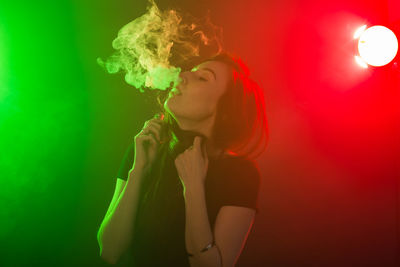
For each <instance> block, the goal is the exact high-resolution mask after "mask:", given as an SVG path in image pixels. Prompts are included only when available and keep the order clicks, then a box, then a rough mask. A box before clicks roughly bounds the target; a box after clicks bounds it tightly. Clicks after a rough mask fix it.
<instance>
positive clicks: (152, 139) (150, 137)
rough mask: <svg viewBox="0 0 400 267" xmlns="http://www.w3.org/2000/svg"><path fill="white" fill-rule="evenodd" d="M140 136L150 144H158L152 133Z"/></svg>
mask: <svg viewBox="0 0 400 267" xmlns="http://www.w3.org/2000/svg"><path fill="white" fill-rule="evenodd" d="M140 138H141V139H142V141H143V142H144V141H147V142H150V143H151V144H152V145H157V144H158V142H157V141H156V140H155V139H154V136H152V135H142V136H141V137H140Z"/></svg>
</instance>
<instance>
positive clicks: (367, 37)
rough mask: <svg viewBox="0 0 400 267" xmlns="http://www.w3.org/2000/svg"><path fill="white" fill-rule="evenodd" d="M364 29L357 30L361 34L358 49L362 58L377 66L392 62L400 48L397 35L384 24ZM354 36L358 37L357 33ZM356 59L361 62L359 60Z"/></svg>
mask: <svg viewBox="0 0 400 267" xmlns="http://www.w3.org/2000/svg"><path fill="white" fill-rule="evenodd" d="M364 29H365V28H364ZM364 29H362V28H359V30H357V31H356V33H357V34H359V36H360V39H359V40H358V51H359V53H360V57H361V58H362V60H363V61H364V62H366V63H367V64H369V65H371V66H377V67H379V66H383V65H386V64H388V63H390V62H391V61H392V60H393V59H394V58H395V56H396V54H397V50H398V42H397V38H396V35H395V34H394V33H393V32H392V31H391V30H390V29H388V28H386V27H384V26H373V27H370V28H368V29H366V30H364ZM360 33H361V34H360ZM354 37H356V34H355V35H354ZM356 60H357V62H358V63H359V64H360V62H359V60H358V59H356Z"/></svg>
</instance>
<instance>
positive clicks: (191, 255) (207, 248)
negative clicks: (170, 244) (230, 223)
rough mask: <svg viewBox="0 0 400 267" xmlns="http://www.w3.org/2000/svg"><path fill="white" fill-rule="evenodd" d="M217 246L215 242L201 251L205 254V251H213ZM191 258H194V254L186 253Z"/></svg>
mask: <svg viewBox="0 0 400 267" xmlns="http://www.w3.org/2000/svg"><path fill="white" fill-rule="evenodd" d="M214 246H215V241H214V240H213V241H212V242H211V243H210V244H208V245H207V246H206V247H205V248H203V249H202V250H200V252H204V251H207V250H209V249H211V248H212V247H214ZM186 254H187V255H188V256H189V257H193V256H194V255H193V254H190V253H186Z"/></svg>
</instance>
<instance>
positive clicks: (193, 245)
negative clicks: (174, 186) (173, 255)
mask: <svg viewBox="0 0 400 267" xmlns="http://www.w3.org/2000/svg"><path fill="white" fill-rule="evenodd" d="M184 196H185V210H186V226H185V242H186V250H187V252H188V253H191V254H193V255H194V256H192V257H189V262H190V266H192V267H200V266H201V267H211V266H215V267H220V266H222V261H221V254H220V252H219V250H218V247H217V246H214V247H212V248H211V249H209V250H207V251H205V252H200V251H201V250H202V249H203V248H204V247H206V246H207V245H208V244H209V243H210V242H211V241H213V240H214V236H213V234H212V231H211V227H210V223H209V220H208V213H207V206H206V200H205V188H204V185H203V184H198V185H195V186H193V185H191V186H187V187H185V190H184Z"/></svg>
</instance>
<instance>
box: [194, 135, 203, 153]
mask: <svg viewBox="0 0 400 267" xmlns="http://www.w3.org/2000/svg"><path fill="white" fill-rule="evenodd" d="M201 140H202V137H200V136H195V137H194V142H193V148H194V149H195V150H197V151H199V152H201Z"/></svg>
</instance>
